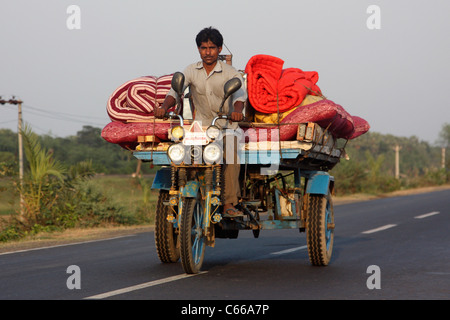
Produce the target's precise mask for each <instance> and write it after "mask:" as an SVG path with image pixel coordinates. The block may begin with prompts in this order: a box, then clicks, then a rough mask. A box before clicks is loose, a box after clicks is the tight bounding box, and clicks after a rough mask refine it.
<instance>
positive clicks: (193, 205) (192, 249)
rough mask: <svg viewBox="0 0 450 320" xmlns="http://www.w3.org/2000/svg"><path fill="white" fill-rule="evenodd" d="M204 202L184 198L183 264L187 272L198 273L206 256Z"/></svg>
mask: <svg viewBox="0 0 450 320" xmlns="http://www.w3.org/2000/svg"><path fill="white" fill-rule="evenodd" d="M203 208H204V206H203V203H202V201H201V200H200V199H195V198H184V199H183V212H182V213H181V226H180V239H181V241H180V253H181V264H182V266H183V269H184V271H185V272H186V273H190V274H192V273H198V272H200V269H201V267H202V264H203V259H204V257H205V247H206V241H205V240H206V237H205V235H204V232H203V230H202V224H203Z"/></svg>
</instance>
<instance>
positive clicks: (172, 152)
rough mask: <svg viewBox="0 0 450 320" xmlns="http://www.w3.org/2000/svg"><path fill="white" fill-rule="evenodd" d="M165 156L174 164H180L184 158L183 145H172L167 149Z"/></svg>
mask: <svg viewBox="0 0 450 320" xmlns="http://www.w3.org/2000/svg"><path fill="white" fill-rule="evenodd" d="M167 156H168V157H169V159H170V161H172V162H173V163H175V164H180V163H182V162H183V161H184V158H185V156H186V150H185V148H184V145H183V144H181V143H175V144H172V145H171V146H170V147H169V148H168V149H167Z"/></svg>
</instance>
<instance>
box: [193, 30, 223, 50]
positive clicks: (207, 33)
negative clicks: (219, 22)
mask: <svg viewBox="0 0 450 320" xmlns="http://www.w3.org/2000/svg"><path fill="white" fill-rule="evenodd" d="M208 40H211V42H212V43H214V44H215V45H216V46H218V47H222V45H223V37H222V35H221V34H220V32H219V30H217V29H214V28H213V27H209V28H205V29H203V30H202V31H200V32H199V33H198V34H197V37H196V38H195V42H196V43H197V48H198V47H200V45H201V44H202V42H208Z"/></svg>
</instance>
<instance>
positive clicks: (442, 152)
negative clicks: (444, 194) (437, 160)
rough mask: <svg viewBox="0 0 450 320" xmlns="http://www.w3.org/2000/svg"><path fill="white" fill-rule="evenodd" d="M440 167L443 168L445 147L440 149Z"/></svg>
mask: <svg viewBox="0 0 450 320" xmlns="http://www.w3.org/2000/svg"><path fill="white" fill-rule="evenodd" d="M441 168H442V169H445V147H442V149H441Z"/></svg>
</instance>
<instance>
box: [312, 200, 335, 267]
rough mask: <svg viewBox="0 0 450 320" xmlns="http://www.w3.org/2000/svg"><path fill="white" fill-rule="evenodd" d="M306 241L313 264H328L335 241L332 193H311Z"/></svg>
mask: <svg viewBox="0 0 450 320" xmlns="http://www.w3.org/2000/svg"><path fill="white" fill-rule="evenodd" d="M306 242H307V246H308V255H309V261H310V262H311V264H312V265H314V266H326V265H328V264H329V262H330V260H331V255H332V252H333V242H334V210H333V203H332V199H331V195H330V193H328V195H313V194H311V195H309V202H308V217H307V231H306Z"/></svg>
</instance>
